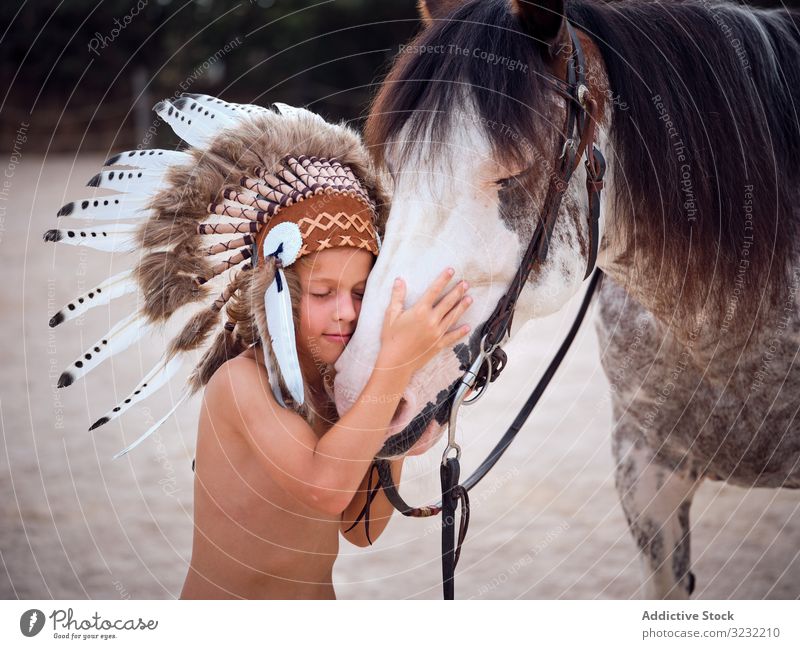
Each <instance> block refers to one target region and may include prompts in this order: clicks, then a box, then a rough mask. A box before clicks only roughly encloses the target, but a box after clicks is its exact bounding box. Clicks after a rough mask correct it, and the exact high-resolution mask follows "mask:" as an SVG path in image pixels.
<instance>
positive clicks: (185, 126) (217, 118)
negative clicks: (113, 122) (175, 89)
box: [153, 100, 236, 148]
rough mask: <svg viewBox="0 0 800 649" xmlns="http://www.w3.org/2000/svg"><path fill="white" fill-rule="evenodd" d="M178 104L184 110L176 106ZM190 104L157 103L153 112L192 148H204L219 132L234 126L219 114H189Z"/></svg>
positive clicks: (234, 121) (165, 101)
mask: <svg viewBox="0 0 800 649" xmlns="http://www.w3.org/2000/svg"><path fill="white" fill-rule="evenodd" d="M178 102H180V104H181V106H182V107H183V108H184V109H185V110H181V108H180V107H179V106H178V105H177V104H178ZM190 108H191V104H187V103H186V101H181V100H175V102H174V103H173V102H172V101H169V100H164V101H160V102H158V103H157V104H156V105H155V106H154V107H153V110H154V111H155V112H156V113H157V114H158V116H159V117H161V119H163V120H164V121H165V122H166V123H167V124H169V125H170V128H172V130H173V131H175V134H176V135H177V136H178V137H179V138H181V139H182V140H183V141H184V142H186V143H187V144H189V145H190V146H193V147H198V148H201V147H205V146H206V145H208V143H209V142H210V141H211V140H213V139H214V137H215V136H216V135H218V134H219V132H220V131H222V130H224V129H226V128H228V127H230V126H233V125H235V124H236V120H234V119H231V118H230V117H229V116H227V115H225V114H223V113H221V112H209V115H204V114H203V113H201V112H198V111H192V112H189V110H190Z"/></svg>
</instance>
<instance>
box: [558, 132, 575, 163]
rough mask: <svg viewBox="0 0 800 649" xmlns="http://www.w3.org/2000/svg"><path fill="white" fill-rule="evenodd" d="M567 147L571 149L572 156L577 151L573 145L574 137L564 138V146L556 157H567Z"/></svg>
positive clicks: (560, 158)
mask: <svg viewBox="0 0 800 649" xmlns="http://www.w3.org/2000/svg"><path fill="white" fill-rule="evenodd" d="M567 149H572V155H573V156H574V155H575V154H576V153H577V152H578V148H577V147H576V146H575V139H574V138H571V137H570V138H567V139H566V140H564V148H563V149H561V155H560V156H559V157H558V159H559V160H563V159H564V158H566V157H567Z"/></svg>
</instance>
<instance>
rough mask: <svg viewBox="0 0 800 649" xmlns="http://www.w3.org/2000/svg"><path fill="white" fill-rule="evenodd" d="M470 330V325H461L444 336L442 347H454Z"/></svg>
mask: <svg viewBox="0 0 800 649" xmlns="http://www.w3.org/2000/svg"><path fill="white" fill-rule="evenodd" d="M469 331H470V327H469V325H460V326H458V327H457V328H456V329H453V331H448V332H447V333H446V334H445V335H444V336H442V348H445V349H446V348H447V347H452V346H453V345H455V344H456V343H457V342H458V341H459V340H461V339H462V338H463V337H464V336H466V335H467V334H468V333H469Z"/></svg>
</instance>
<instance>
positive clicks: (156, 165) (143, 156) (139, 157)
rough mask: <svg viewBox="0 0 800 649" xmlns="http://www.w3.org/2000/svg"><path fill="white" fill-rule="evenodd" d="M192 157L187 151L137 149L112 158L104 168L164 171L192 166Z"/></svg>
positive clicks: (105, 163) (104, 164) (106, 162)
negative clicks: (165, 169) (118, 166)
mask: <svg viewBox="0 0 800 649" xmlns="http://www.w3.org/2000/svg"><path fill="white" fill-rule="evenodd" d="M192 160H193V158H192V156H191V154H189V153H186V152H185V151H167V150H166V149H136V150H134V151H123V152H122V153H118V154H117V155H115V156H112V157H110V158H109V159H108V160H106V161H105V162H104V163H103V166H104V167H110V166H112V165H126V166H129V167H137V168H139V169H164V167H171V166H174V165H189V164H192Z"/></svg>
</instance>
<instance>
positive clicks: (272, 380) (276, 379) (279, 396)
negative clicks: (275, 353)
mask: <svg viewBox="0 0 800 649" xmlns="http://www.w3.org/2000/svg"><path fill="white" fill-rule="evenodd" d="M261 347H262V350H263V352H264V365H265V366H266V368H267V376H268V377H269V386H270V387H271V388H272V394H273V395H274V396H275V401H277V402H278V405H280V406H281V407H282V408H285V407H286V403H284V401H283V392H282V391H281V381H280V373H279V372H278V368H277V367H276V365H275V361H274V360H273V359H272V354H270V352H269V348H268V347H267V345H263V344H262V345H261Z"/></svg>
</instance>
